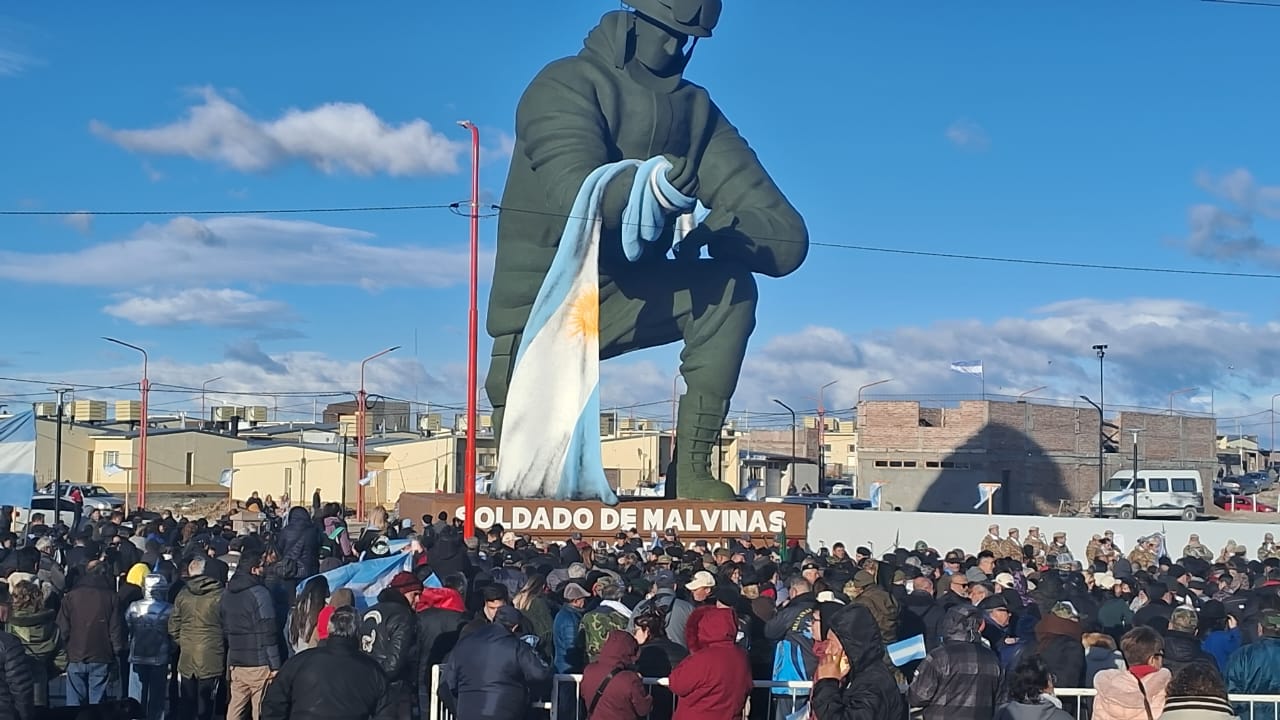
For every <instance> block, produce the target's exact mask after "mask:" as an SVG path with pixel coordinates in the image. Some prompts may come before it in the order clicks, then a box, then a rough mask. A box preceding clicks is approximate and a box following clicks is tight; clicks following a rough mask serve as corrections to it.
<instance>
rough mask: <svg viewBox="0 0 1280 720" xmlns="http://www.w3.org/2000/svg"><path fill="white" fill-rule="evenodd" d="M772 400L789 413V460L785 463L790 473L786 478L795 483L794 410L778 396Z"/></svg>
mask: <svg viewBox="0 0 1280 720" xmlns="http://www.w3.org/2000/svg"><path fill="white" fill-rule="evenodd" d="M773 401H774V402H776V403H778V404H779V405H781V406H782V407H783V408H785V409H786V411H787V412H789V413H791V461H790V462H788V463H787V469H788V473H787V474H788V475H790V477H789V478H788V480H790V481H791V484H792V485H795V483H796V411H795V410H792V409H791V406H790V405H788V404H786V403H784V402H782V401H781V400H779V399H778V398H774V399H773Z"/></svg>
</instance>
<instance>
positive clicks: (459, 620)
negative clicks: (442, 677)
mask: <svg viewBox="0 0 1280 720" xmlns="http://www.w3.org/2000/svg"><path fill="white" fill-rule="evenodd" d="M418 605H419V607H422V606H423V605H426V607H425V608H423V609H422V610H419V611H418V619H417V621H418V667H419V668H421V670H422V672H426V671H428V670H429V669H430V668H431V667H432V666H434V665H440V664H441V663H443V662H444V660H445V657H447V656H448V655H449V653H450V652H452V651H453V647H454V646H455V645H457V644H458V636H459V634H460V633H461V632H462V626H463V625H465V624H466V623H467V615H466V612H465V608H466V606H465V605H463V603H462V596H461V595H459V594H458V592H457V591H456V590H450V589H448V588H427V589H426V590H423V591H422V597H420V598H419V599H418Z"/></svg>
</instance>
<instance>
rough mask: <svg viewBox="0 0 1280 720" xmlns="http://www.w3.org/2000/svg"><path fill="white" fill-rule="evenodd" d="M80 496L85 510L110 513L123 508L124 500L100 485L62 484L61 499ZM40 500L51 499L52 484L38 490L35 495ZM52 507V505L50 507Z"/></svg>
mask: <svg viewBox="0 0 1280 720" xmlns="http://www.w3.org/2000/svg"><path fill="white" fill-rule="evenodd" d="M77 492H78V493H79V495H80V502H81V503H82V504H83V505H84V507H85V508H86V509H90V510H92V509H96V510H101V511H103V512H111V511H112V510H116V509H119V508H122V507H124V500H121V499H120V498H118V497H116V496H115V495H112V494H111V493H109V492H107V489H106V488H104V487H102V486H101V485H83V484H80V483H62V497H64V498H71V499H73V500H74V499H75V495H76V493H77ZM36 497H38V498H40V497H43V498H52V497H53V484H52V483H50V484H48V485H45V486H44V487H43V488H41V489H40V494H38V495H36ZM50 507H52V505H51V506H50Z"/></svg>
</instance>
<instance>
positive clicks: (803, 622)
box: [764, 593, 818, 695]
mask: <svg viewBox="0 0 1280 720" xmlns="http://www.w3.org/2000/svg"><path fill="white" fill-rule="evenodd" d="M817 608H818V603H817V601H816V600H815V599H814V597H813V594H812V593H805V594H803V595H797V596H796V597H794V598H791V599H790V600H788V601H787V604H786V605H784V606H782V608H781V609H779V610H778V614H777V615H774V616H773V619H771V620H770V621H769V622H768V623H766V624H765V626H764V636H765V638H767V639H769V640H772V641H775V642H777V643H778V644H777V645H776V646H774V651H773V680H774V681H775V682H787V681H792V680H810V679H812V678H813V673H814V671H815V670H817V669H818V659H817V658H816V657H814V655H813V612H814V610H816V609H817ZM772 692H773V694H774V695H789V694H791V690H789V689H787V688H774V689H773V691H772Z"/></svg>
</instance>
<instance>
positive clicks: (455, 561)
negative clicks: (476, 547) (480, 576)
mask: <svg viewBox="0 0 1280 720" xmlns="http://www.w3.org/2000/svg"><path fill="white" fill-rule="evenodd" d="M427 565H429V566H431V572H433V573H435V574H436V577H438V578H440V579H441V580H443V579H444V578H446V577H448V576H450V575H455V574H456V575H464V576H466V577H471V576H472V575H474V574H475V571H474V570H473V569H472V567H471V560H470V559H469V558H468V557H467V547H466V545H464V544H463V543H462V538H461V537H459V536H458V533H457V532H455V531H454V530H452V529H450V530H448V531H446V532H444V533H441V534H440V537H439V538H438V539H436V542H435V544H434V545H432V546H431V547H430V548H428V549H427Z"/></svg>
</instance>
